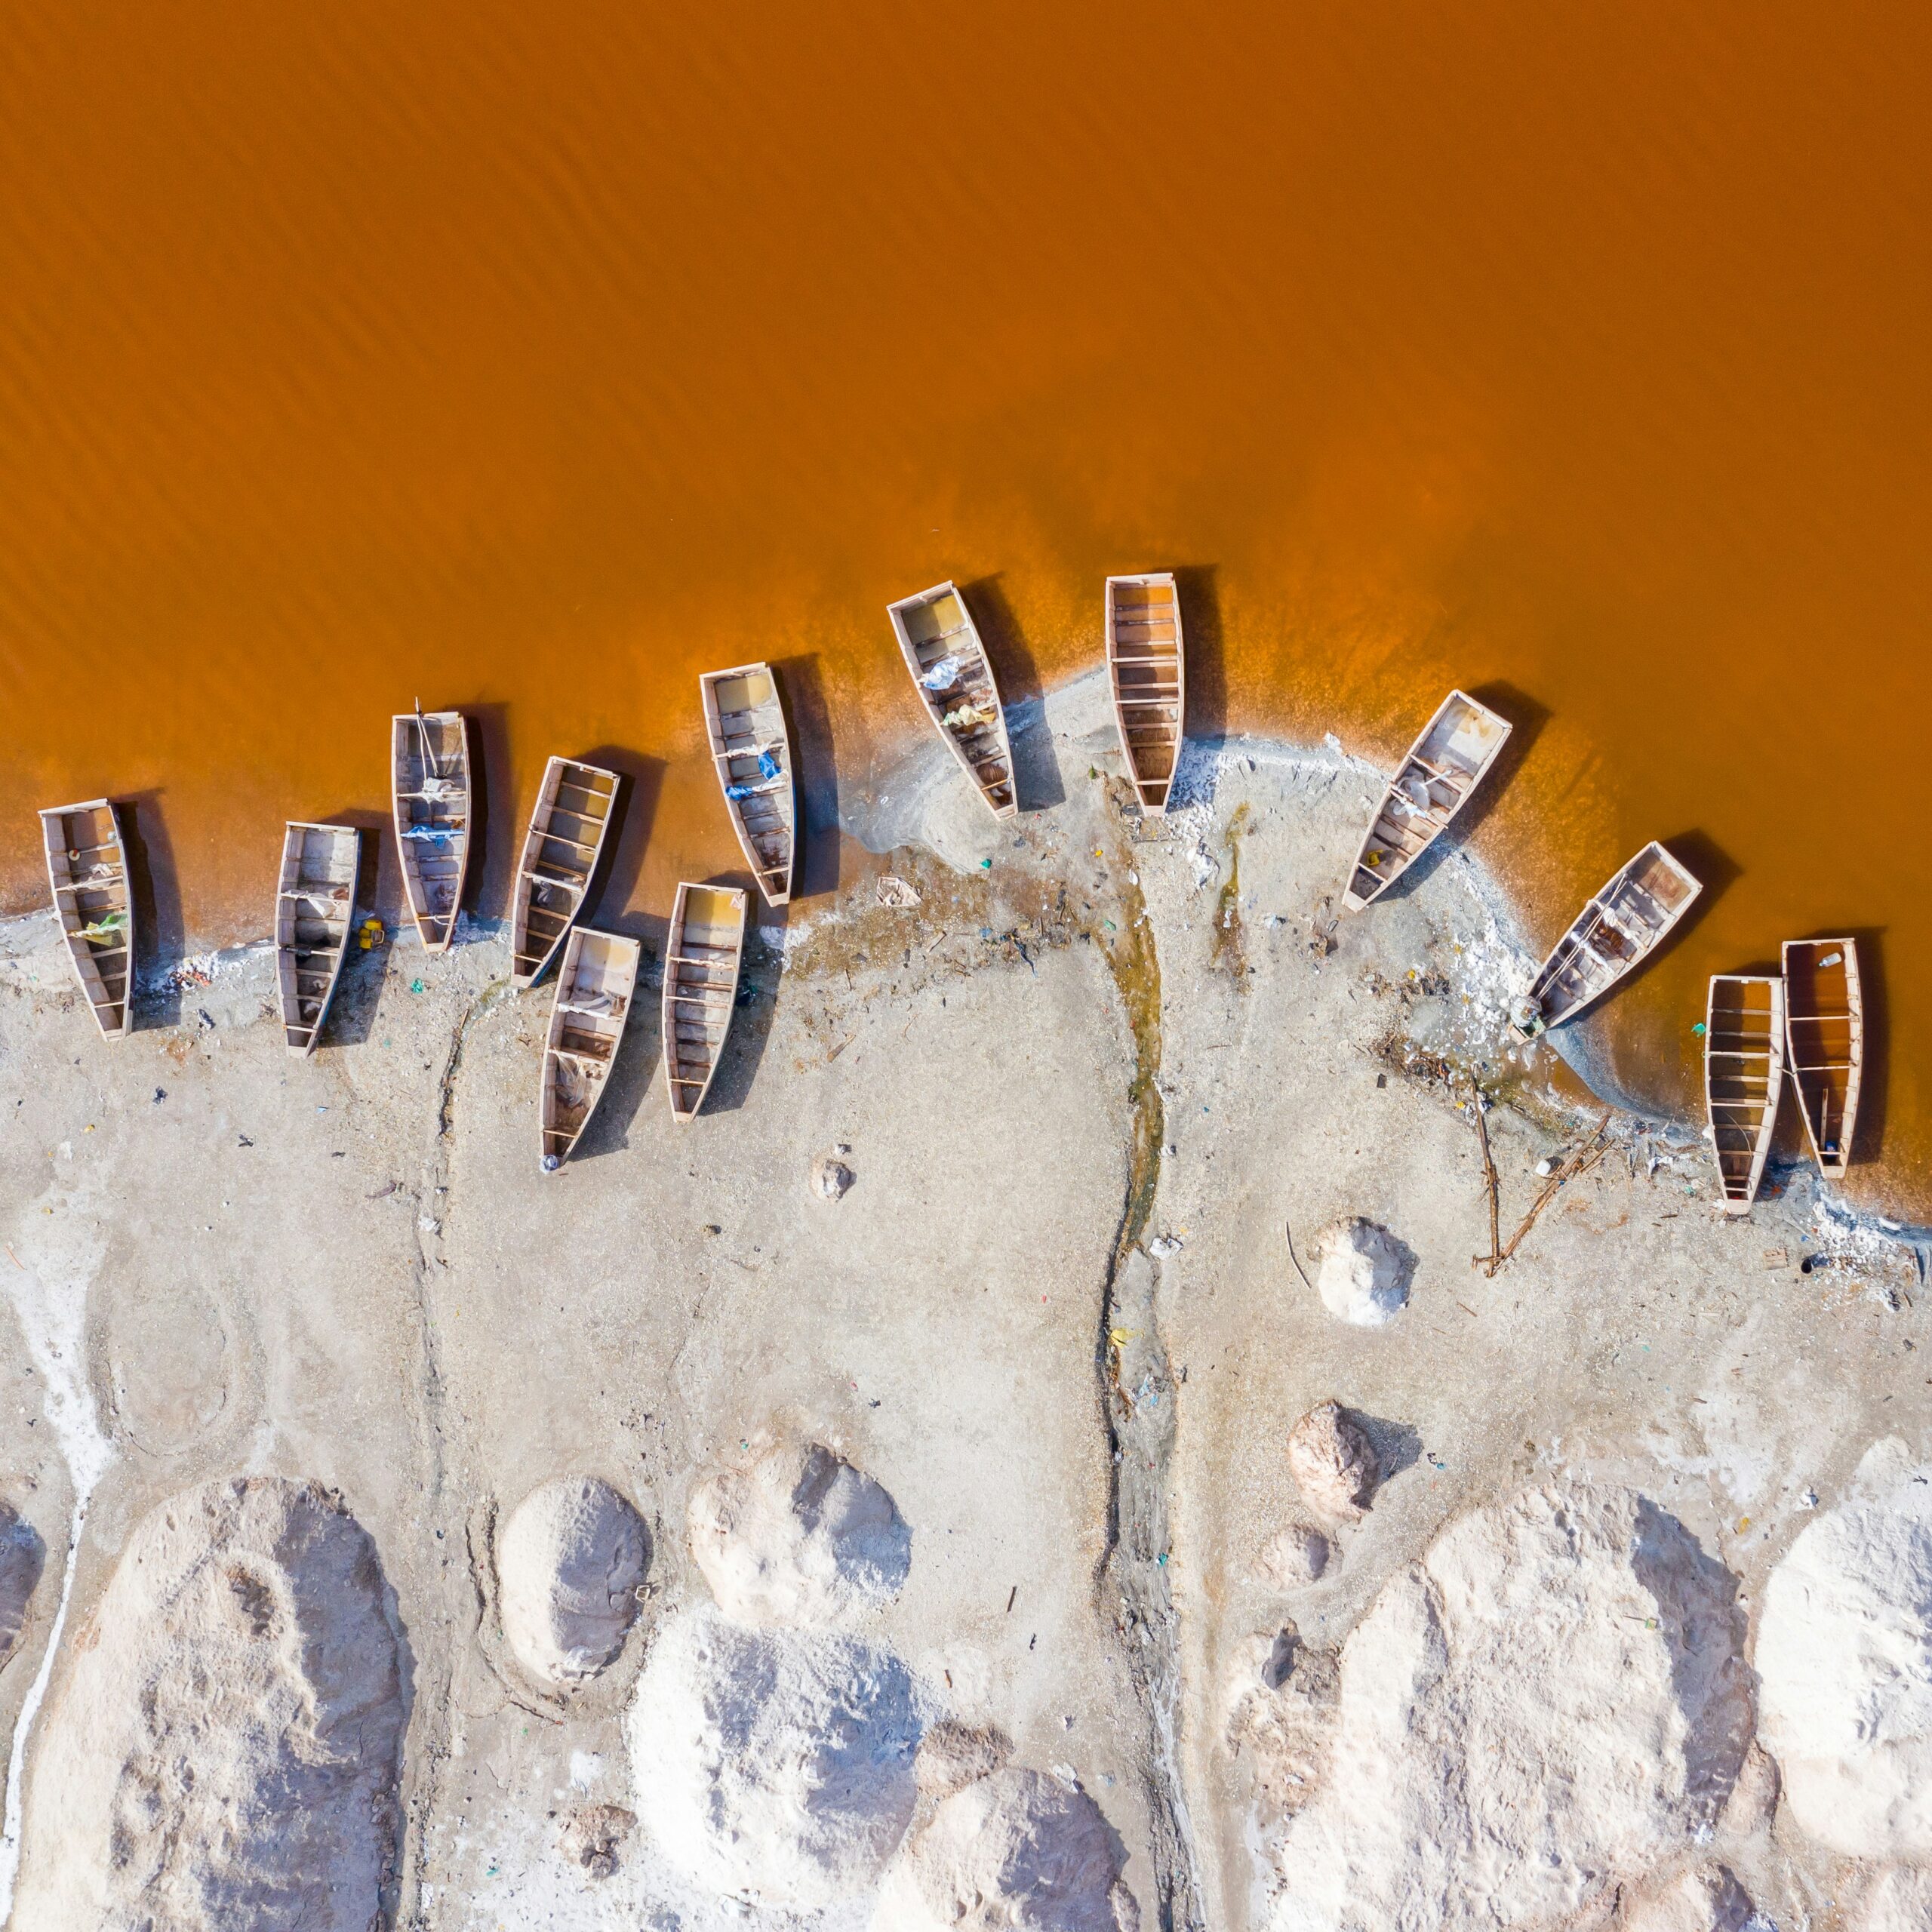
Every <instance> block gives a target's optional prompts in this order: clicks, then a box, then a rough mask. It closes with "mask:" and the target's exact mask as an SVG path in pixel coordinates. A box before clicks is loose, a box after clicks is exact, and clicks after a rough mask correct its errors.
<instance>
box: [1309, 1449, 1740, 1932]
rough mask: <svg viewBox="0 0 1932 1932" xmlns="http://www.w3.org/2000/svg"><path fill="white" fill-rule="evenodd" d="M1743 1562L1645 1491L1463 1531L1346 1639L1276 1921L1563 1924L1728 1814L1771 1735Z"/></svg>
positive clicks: (1450, 1926) (1539, 1509)
mask: <svg viewBox="0 0 1932 1932" xmlns="http://www.w3.org/2000/svg"><path fill="white" fill-rule="evenodd" d="M1733 1599H1734V1584H1733V1582H1732V1580H1731V1578H1730V1576H1729V1575H1728V1574H1727V1572H1726V1571H1724V1570H1723V1569H1722V1568H1721V1567H1720V1566H1719V1565H1718V1564H1715V1563H1714V1562H1712V1561H1711V1560H1710V1559H1709V1558H1707V1557H1706V1556H1705V1555H1703V1552H1701V1551H1700V1549H1698V1547H1697V1544H1696V1543H1695V1542H1694V1540H1693V1539H1692V1538H1691V1537H1690V1534H1689V1533H1688V1532H1687V1531H1685V1530H1684V1527H1682V1526H1681V1524H1678V1523H1677V1522H1676V1521H1674V1520H1673V1519H1672V1518H1670V1517H1669V1516H1666V1515H1664V1514H1663V1512H1662V1511H1661V1510H1660V1509H1657V1507H1656V1506H1655V1505H1654V1504H1653V1503H1650V1502H1648V1501H1647V1500H1645V1499H1644V1498H1643V1497H1640V1496H1638V1495H1636V1494H1633V1493H1632V1492H1631V1491H1628V1490H1618V1489H1595V1488H1591V1487H1586V1486H1577V1487H1571V1488H1564V1489H1557V1488H1552V1489H1544V1490H1533V1491H1530V1492H1529V1493H1528V1494H1526V1495H1524V1496H1521V1497H1518V1498H1517V1499H1516V1500H1515V1501H1513V1502H1511V1503H1505V1504H1500V1505H1497V1506H1493V1507H1491V1508H1489V1509H1480V1510H1478V1511H1476V1512H1474V1513H1473V1514H1472V1515H1468V1516H1466V1517H1464V1518H1463V1519H1462V1520H1461V1521H1459V1522H1457V1523H1454V1524H1451V1526H1450V1527H1449V1528H1447V1530H1445V1531H1444V1532H1443V1533H1442V1534H1441V1536H1440V1537H1438V1538H1437V1540H1436V1541H1435V1544H1434V1546H1432V1548H1431V1549H1430V1550H1429V1552H1428V1554H1427V1555H1426V1556H1425V1557H1423V1559H1422V1560H1421V1561H1420V1562H1419V1563H1417V1564H1414V1565H1412V1566H1411V1567H1410V1568H1409V1569H1408V1570H1407V1571H1404V1572H1403V1573H1402V1574H1401V1575H1399V1576H1398V1577H1395V1579H1394V1580H1392V1582H1391V1583H1389V1585H1388V1586H1386V1588H1385V1589H1383V1592H1382V1593H1381V1595H1380V1596H1379V1597H1378V1598H1377V1600H1376V1601H1375V1603H1374V1605H1373V1607H1371V1609H1370V1610H1369V1611H1368V1612H1367V1614H1366V1615H1365V1616H1364V1617H1363V1619H1362V1620H1361V1623H1358V1625H1357V1626H1356V1627H1355V1630H1354V1632H1353V1633H1352V1635H1350V1637H1349V1640H1348V1641H1347V1643H1346V1645H1345V1647H1343V1652H1342V1663H1341V1681H1340V1697H1339V1701H1338V1703H1337V1709H1336V1715H1335V1720H1334V1737H1333V1740H1332V1743H1331V1752H1330V1758H1329V1765H1328V1771H1327V1779H1326V1782H1325V1783H1324V1786H1322V1789H1321V1791H1320V1792H1319V1794H1318V1796H1317V1797H1316V1798H1315V1801H1314V1802H1313V1803H1312V1804H1310V1805H1309V1807H1307V1808H1306V1810H1303V1811H1302V1812H1301V1813H1300V1814H1299V1815H1298V1816H1297V1817H1294V1818H1293V1819H1292V1820H1290V1821H1289V1822H1288V1823H1287V1826H1285V1828H1284V1829H1282V1830H1281V1832H1278V1834H1275V1835H1274V1838H1273V1843H1272V1850H1273V1854H1274V1859H1275V1865H1276V1867H1277V1870H1278V1875H1279V1877H1280V1879H1281V1891H1280V1894H1279V1896H1278V1897H1277V1899H1276V1900H1275V1904H1274V1906H1273V1917H1272V1921H1271V1922H1272V1924H1273V1925H1274V1927H1275V1928H1277V1932H1314V1928H1318V1927H1319V1928H1339V1927H1365V1926H1371V1925H1372V1926H1377V1927H1402V1928H1408V1927H1423V1926H1427V1927H1432V1928H1438V1929H1439V1932H1457V1928H1464V1927H1466V1928H1470V1932H1474V1929H1475V1928H1477V1927H1483V1928H1493V1927H1498V1926H1509V1927H1540V1926H1544V1925H1549V1924H1561V1923H1562V1922H1564V1921H1565V1919H1566V1918H1568V1917H1569V1916H1571V1915H1574V1914H1576V1913H1577V1912H1579V1911H1580V1909H1582V1908H1583V1907H1584V1906H1586V1905H1595V1904H1600V1903H1605V1902H1607V1894H1608V1888H1609V1887H1611V1886H1613V1885H1614V1884H1618V1883H1620V1882H1624V1883H1632V1882H1635V1881H1641V1879H1643V1878H1644V1877H1646V1876H1647V1875H1648V1874H1649V1873H1650V1872H1652V1871H1654V1869H1656V1868H1657V1866H1659V1865H1660V1863H1663V1862H1665V1861H1666V1860H1668V1859H1669V1857H1672V1855H1673V1854H1676V1853H1678V1852H1679V1851H1681V1850H1684V1849H1687V1844H1688V1841H1689V1840H1690V1838H1691V1837H1692V1835H1694V1834H1695V1833H1697V1832H1700V1831H1702V1830H1703V1829H1706V1828H1707V1827H1708V1826H1709V1825H1710V1824H1711V1823H1712V1821H1713V1820H1715V1817H1716V1816H1717V1814H1718V1810H1720V1808H1721V1806H1722V1805H1723V1803H1724V1799H1725V1798H1726V1796H1727V1794H1728V1792H1729V1791H1730V1786H1731V1783H1732V1780H1733V1779H1734V1777H1735V1776H1736V1774H1737V1767H1738V1764H1739V1762H1740V1760H1741V1758H1742V1757H1743V1752H1744V1746H1745V1742H1746V1739H1747V1737H1749V1733H1750V1728H1751V1726H1750V1707H1749V1695H1748V1690H1747V1685H1748V1682H1749V1678H1748V1673H1747V1672H1746V1671H1745V1669H1744V1667H1743V1663H1742V1660H1740V1657H1739V1655H1738V1652H1737V1640H1738V1630H1737V1623H1736V1620H1735V1618H1734V1610H1733Z"/></svg>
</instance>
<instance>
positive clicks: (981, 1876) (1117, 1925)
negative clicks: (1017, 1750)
mask: <svg viewBox="0 0 1932 1932" xmlns="http://www.w3.org/2000/svg"><path fill="white" fill-rule="evenodd" d="M1122 1863H1124V1860H1123V1858H1122V1856H1121V1847H1120V1841H1119V1840H1118V1838H1116V1837H1115V1835H1114V1833H1113V1832H1112V1829H1110V1827H1109V1825H1108V1823H1107V1821H1106V1818H1105V1817H1103V1815H1102V1813H1101V1811H1100V1807H1099V1806H1098V1805H1097V1804H1095V1803H1094V1801H1093V1799H1092V1798H1090V1797H1088V1795H1087V1794H1086V1792H1084V1791H1082V1790H1081V1789H1079V1788H1078V1786H1077V1785H1073V1786H1069V1784H1068V1783H1063V1781H1062V1780H1060V1779H1059V1778H1056V1777H1048V1776H1046V1775H1045V1774H1043V1773H1041V1772H1039V1771H1024V1770H1002V1771H995V1773H994V1774H992V1776H991V1777H986V1778H983V1779H981V1780H980V1781H979V1782H978V1783H977V1784H971V1785H968V1786H967V1788H966V1789H964V1791H961V1792H958V1793H956V1794H955V1795H954V1796H952V1797H951V1798H948V1799H946V1801H945V1803H943V1804H941V1805H940V1807H939V1808H938V1809H937V1810H936V1811H934V1814H933V1815H932V1817H931V1820H930V1822H928V1824H927V1825H926V1826H925V1827H924V1829H923V1830H921V1832H919V1833H918V1836H917V1837H916V1838H915V1839H914V1840H913V1841H912V1844H911V1846H910V1847H909V1850H908V1851H907V1854H906V1858H905V1860H904V1861H903V1865H902V1866H901V1867H900V1869H898V1870H896V1871H895V1872H894V1874H893V1881H892V1882H891V1884H888V1886H887V1887H885V1889H884V1891H883V1893H882V1894H881V1898H880V1901H879V1905H878V1910H877V1912H875V1915H874V1917H873V1919H872V1924H873V1927H874V1928H875V1932H1009V1929H1010V1928H1011V1932H1131V1928H1134V1927H1137V1925H1138V1924H1139V1913H1138V1912H1137V1909H1136V1907H1135V1906H1134V1898H1133V1895H1132V1894H1131V1893H1130V1892H1129V1891H1128V1889H1127V1887H1125V1886H1124V1884H1122V1883H1121V1865H1122Z"/></svg>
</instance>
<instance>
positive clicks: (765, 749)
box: [697, 664, 798, 906]
mask: <svg viewBox="0 0 1932 1932" xmlns="http://www.w3.org/2000/svg"><path fill="white" fill-rule="evenodd" d="M697 688H698V694H699V697H700V700H702V702H703V706H704V729H705V735H706V737H708V738H709V740H710V742H711V761H712V764H714V765H715V766H716V768H717V770H718V789H719V790H720V791H721V792H723V793H724V809H725V811H727V812H728V813H729V814H731V829H733V830H734V832H737V835H738V844H739V845H740V848H742V849H743V852H744V855H745V863H746V865H748V866H750V867H751V869H752V872H754V873H755V875H756V876H757V878H758V890H759V891H761V893H763V894H764V897H765V899H766V900H767V902H768V903H770V904H771V905H774V906H783V905H784V904H785V903H786V902H787V901H788V900H789V899H790V898H791V897H792V866H793V863H794V862H795V857H796V854H797V850H798V841H797V828H798V795H797V791H796V788H795V783H794V780H793V776H792V734H791V733H790V732H789V731H788V730H787V729H786V724H785V706H784V704H783V702H782V701H781V700H780V697H779V695H778V679H777V676H776V675H775V674H774V672H773V671H772V669H771V666H770V665H769V664H740V665H739V666H737V667H736V668H735V669H732V670H729V671H707V672H705V674H704V675H703V677H701V678H699V679H698V681H697Z"/></svg>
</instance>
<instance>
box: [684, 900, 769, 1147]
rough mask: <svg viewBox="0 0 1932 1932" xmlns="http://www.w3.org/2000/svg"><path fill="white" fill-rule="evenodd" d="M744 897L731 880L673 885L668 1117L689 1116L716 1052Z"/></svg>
mask: <svg viewBox="0 0 1932 1932" xmlns="http://www.w3.org/2000/svg"><path fill="white" fill-rule="evenodd" d="M747 903H748V902H747V900H746V896H745V894H743V893H742V892H740V891H739V890H738V889H737V887H735V886H721V885H692V884H682V885H680V886H679V887H678V897H677V903H676V904H675V906H673V908H672V912H671V931H670V934H669V937H667V939H666V941H665V946H664V1077H665V1081H666V1085H667V1087H668V1088H669V1091H670V1096H671V1118H672V1119H673V1120H677V1121H691V1120H695V1119H696V1118H697V1111H698V1109H699V1108H700V1107H701V1106H703V1105H704V1097H705V1095H706V1094H708V1093H709V1092H710V1091H711V1083H712V1080H713V1078H715V1076H716V1075H717V1072H718V1062H719V1061H720V1060H721V1059H722V1058H723V1057H724V1039H725V1036H726V1035H727V1034H728V1033H729V1032H730V1031H731V1011H732V1009H733V1008H734V1007H735V1006H736V1005H737V1001H738V974H739V972H740V969H741V968H742V967H743V963H744V957H745V912H746V905H747Z"/></svg>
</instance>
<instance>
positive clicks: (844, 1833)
mask: <svg viewBox="0 0 1932 1932" xmlns="http://www.w3.org/2000/svg"><path fill="white" fill-rule="evenodd" d="M624 1730H625V1737H626V1742H627V1743H628V1745H629V1750H630V1758H631V1771H632V1779H633V1780H634V1783H635V1789H636V1792H637V1798H638V1806H637V1808H638V1815H639V1816H640V1817H642V1818H643V1820H645V1824H646V1826H647V1827H648V1829H649V1830H650V1832H651V1835H652V1836H653V1837H654V1838H655V1839H656V1840H657V1844H658V1847H659V1850H660V1852H661V1853H662V1854H663V1857H664V1859H665V1861H666V1863H667V1864H669V1865H670V1866H672V1867H673V1868H675V1869H676V1870H677V1871H678V1872H681V1874H682V1875H683V1876H684V1877H685V1878H688V1879H689V1880H690V1881H692V1882H693V1883H694V1884H697V1885H699V1886H700V1887H703V1889H704V1890H706V1891H709V1892H711V1893H713V1894H717V1895H720V1896H724V1897H737V1898H743V1899H746V1900H750V1901H751V1902H752V1903H754V1904H757V1905H760V1906H772V1907H777V1908H781V1909H783V1908H789V1909H792V1910H795V1911H811V1910H814V1909H819V1908H822V1907H823V1906H829V1905H831V1904H833V1903H836V1902H837V1901H838V1900H841V1899H850V1898H854V1897H858V1896H860V1895H861V1894H863V1893H865V1892H866V1891H867V1890H869V1889H870V1888H871V1887H872V1885H873V1884H875V1883H876V1882H877V1881H878V1875H879V1874H880V1872H881V1871H882V1870H883V1869H884V1866H885V1863H886V1861H887V1860H888V1859H889V1858H890V1857H891V1856H892V1854H893V1852H894V1850H895V1849H896V1848H897V1845H898V1843H899V1841H900V1838H902V1837H903V1835H904V1834H905V1830H906V1825H907V1823H908V1822H909V1820H910V1819H911V1817H912V1806H913V1802H914V1799H915V1796H916V1789H915V1770H914V1766H915V1756H916V1754H917V1752H918V1747H919V1735H920V1730H921V1716H920V1712H919V1709H918V1702H917V1700H916V1698H915V1695H914V1691H913V1686H912V1677H911V1675H910V1674H909V1672H908V1671H907V1670H906V1666H904V1664H903V1663H901V1662H900V1660H899V1659H898V1658H897V1657H894V1656H893V1655H892V1654H891V1653H890V1652H888V1651H881V1650H877V1649H875V1648H874V1647H872V1646H871V1645H870V1644H863V1643H860V1642H859V1641H857V1639H855V1638H849V1637H841V1636H835V1635H823V1634H819V1633H817V1632H804V1631H792V1630H774V1631H759V1630H747V1629H743V1628H742V1627H741V1626H739V1625H737V1624H733V1623H726V1622H725V1621H724V1620H723V1619H722V1618H721V1617H716V1616H713V1615H712V1614H709V1612H703V1611H700V1612H695V1613H692V1614H688V1615H686V1616H685V1617H680V1618H679V1619H678V1620H676V1621H675V1623H672V1625H671V1626H670V1627H669V1629H666V1631H665V1632H664V1633H663V1635H662V1636H661V1637H660V1638H659V1639H658V1641H657V1645H656V1647H654V1649H653V1651H651V1661H650V1663H649V1664H648V1666H646V1667H645V1672H644V1675H643V1676H642V1677H641V1678H640V1679H639V1680H638V1690H637V1695H636V1697H635V1699H634V1700H632V1704H631V1707H630V1709H629V1712H628V1713H627V1715H626V1718H625V1724H624Z"/></svg>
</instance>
